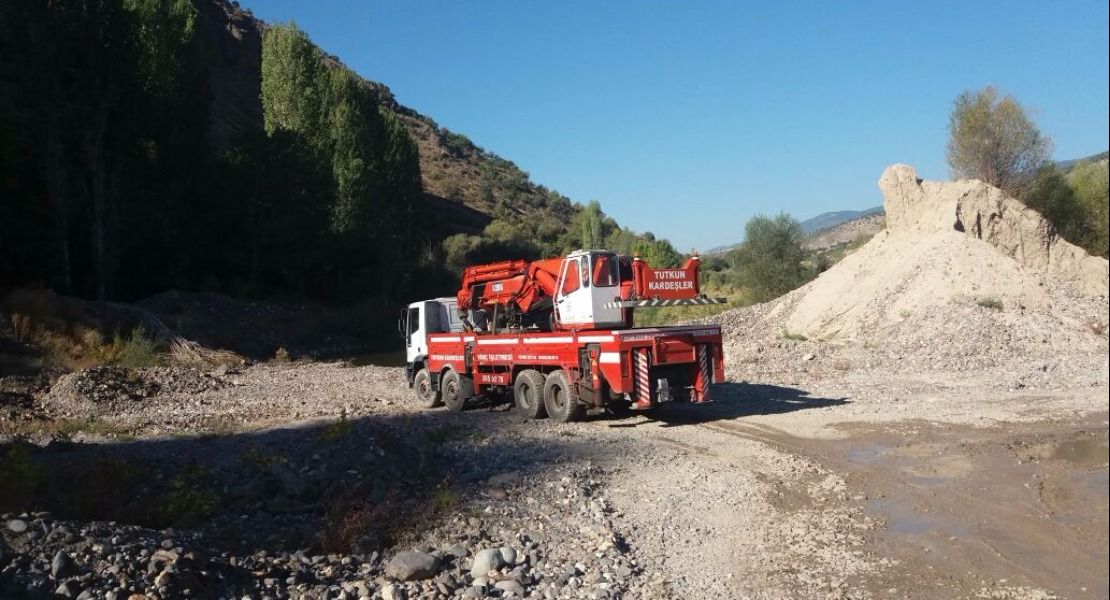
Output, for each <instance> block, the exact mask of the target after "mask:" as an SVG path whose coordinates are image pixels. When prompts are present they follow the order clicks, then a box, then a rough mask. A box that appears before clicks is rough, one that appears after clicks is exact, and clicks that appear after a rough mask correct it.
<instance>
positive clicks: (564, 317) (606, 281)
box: [554, 250, 625, 329]
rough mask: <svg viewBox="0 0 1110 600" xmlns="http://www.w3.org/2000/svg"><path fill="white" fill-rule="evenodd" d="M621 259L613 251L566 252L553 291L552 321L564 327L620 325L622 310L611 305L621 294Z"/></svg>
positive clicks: (587, 327) (621, 323)
mask: <svg viewBox="0 0 1110 600" xmlns="http://www.w3.org/2000/svg"><path fill="white" fill-rule="evenodd" d="M620 275H621V273H620V261H619V260H618V259H617V255H616V254H615V253H613V252H608V251H605V250H578V251H576V252H572V253H571V254H569V255H567V257H566V258H565V259H564V260H563V266H562V269H561V270H560V272H559V279H558V281H557V287H556V291H555V308H554V309H555V320H556V322H558V323H559V325H560V326H562V328H563V329H595V328H603V327H620V326H622V325H623V324H624V323H625V318H624V316H625V315H624V311H623V310H622V309H621V308H620V307H616V306H610V305H611V304H612V303H613V300H615V299H616V300H619V299H620V295H621V276H620Z"/></svg>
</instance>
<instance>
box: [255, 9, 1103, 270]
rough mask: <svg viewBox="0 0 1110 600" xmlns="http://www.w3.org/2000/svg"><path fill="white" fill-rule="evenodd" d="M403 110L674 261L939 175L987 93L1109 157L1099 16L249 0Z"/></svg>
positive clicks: (1061, 154) (1067, 154)
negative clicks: (961, 126)
mask: <svg viewBox="0 0 1110 600" xmlns="http://www.w3.org/2000/svg"><path fill="white" fill-rule="evenodd" d="M242 4H243V5H244V6H245V7H247V8H250V9H251V10H252V11H253V12H254V13H255V15H256V16H258V17H260V18H262V19H264V20H266V21H270V22H279V21H280V22H285V21H289V20H294V21H296V22H297V24H298V25H299V26H300V27H301V28H302V29H304V30H305V31H306V32H308V34H309V35H310V36H311V37H312V39H313V40H314V41H315V42H316V43H317V44H318V45H320V46H321V47H322V48H324V49H325V50H326V51H327V52H329V53H331V54H334V55H337V56H339V57H340V58H341V59H342V60H343V61H344V62H345V63H346V64H347V65H349V66H350V67H352V68H353V69H355V70H356V71H357V72H359V73H360V74H361V75H363V76H364V77H366V78H368V79H371V80H375V81H380V82H382V83H385V84H386V85H388V86H389V87H390V88H391V89H392V90H393V92H394V93H395V94H396V96H397V98H398V100H399V101H400V102H401V103H403V104H405V105H407V106H410V107H412V108H414V109H416V110H418V111H420V112H422V113H424V114H426V115H429V116H431V117H432V118H434V119H435V120H436V121H437V122H438V123H439V124H440V125H442V126H444V127H447V128H448V129H451V130H453V131H457V132H460V133H463V134H466V135H467V136H468V137H470V138H471V139H472V140H474V141H475V142H476V143H477V144H479V145H481V146H482V147H484V148H486V149H487V150H490V151H493V152H496V153H497V154H500V155H501V156H503V157H505V158H507V159H509V160H512V161H514V162H515V163H516V164H517V165H519V166H520V167H521V168H522V169H524V170H525V171H527V172H528V173H529V174H531V176H532V179H533V180H534V181H536V182H538V183H542V184H544V185H546V186H548V187H551V188H554V189H557V190H559V191H560V192H562V193H564V194H566V195H567V196H569V197H570V198H571V199H573V200H575V201H577V202H583V203H584V202H586V201H588V200H591V199H596V200H598V201H600V202H601V205H602V208H603V210H605V212H606V213H608V214H610V215H612V216H613V217H614V218H616V219H617V220H618V221H619V222H620V223H621V224H623V225H625V226H628V227H631V228H633V229H636V230H638V231H645V230H649V231H652V232H654V233H655V234H656V235H660V236H664V237H667V238H670V239H671V240H672V241H673V242H675V245H676V246H678V247H679V248H680V249H682V250H690V249H701V250H705V249H708V248H711V247H714V246H718V245H722V244H727V243H733V242H736V241H739V240H740V239H741V237H742V235H743V227H744V224H745V223H746V222H747V220H748V219H749V218H750V217H751V216H752V215H754V214H757V213H764V214H774V213H777V212H779V211H785V212H789V213H791V214H793V215H794V216H796V217H798V218H800V219H805V218H808V217H811V216H814V215H816V214H819V213H822V212H826V211H831V210H843V209H862V208H866V207H870V206H874V205H877V204H880V203H881V202H882V198H881V196H880V194H879V192H878V190H877V188H876V186H875V182H876V181H877V180H878V178H879V175H880V174H881V172H882V170H883V168H884V167H885V166H886V165H888V164H891V163H894V162H906V163H909V164H912V165H914V166H916V167H917V170H918V173H919V175H920V176H922V177H925V178H929V179H936V178H945V177H947V174H948V170H947V167H946V166H945V164H944V143H945V140H946V136H947V131H946V128H947V124H948V112H949V109H950V108H951V102H952V100H953V98H955V96H956V95H957V94H959V93H960V92H961V91H963V90H965V89H977V88H980V87H982V86H984V85H987V84H994V85H996V86H997V87H999V88H1000V89H1001V90H1003V91H1004V92H1007V93H1010V94H1012V95H1013V96H1014V97H1015V98H1017V99H1018V101H1020V102H1021V103H1023V104H1024V105H1025V106H1026V107H1028V108H1030V109H1032V111H1033V114H1034V116H1035V118H1036V120H1037V122H1038V124H1039V125H1040V127H1041V129H1042V130H1043V131H1044V132H1045V133H1047V134H1049V135H1051V136H1052V137H1053V138H1054V140H1055V143H1056V151H1055V153H1054V157H1055V158H1057V159H1061V160H1062V159H1069V158H1076V157H1080V156H1086V155H1089V154H1093V153H1096V152H1100V151H1103V150H1106V149H1107V147H1108V145H1110V142H1108V133H1107V132H1108V130H1110V123H1108V116H1107V115H1108V112H1110V110H1108V99H1107V95H1108V92H1107V90H1108V87H1110V82H1108V75H1107V74H1108V70H1110V68H1108V63H1107V56H1108V54H1110V47H1108V30H1107V21H1108V15H1107V3H1106V2H1105V0H1101V1H1082V2H1067V3H1063V2H1061V3H1056V2H1043V1H1040V2H1005V3H1003V2H995V3H988V2H967V1H961V2H915V3H909V2H907V3H903V4H902V5H898V4H896V3H891V2H827V1H826V2H813V3H754V2H753V3H748V2H638V3H632V2H619V1H614V2H585V1H582V2H579V1H563V2H548V3H542V4H541V3H537V2H512V1H505V2H501V1H482V2H458V1H451V0H444V1H437V2H401V1H398V2H392V3H383V2H363V1H358V2H349V1H345V0H320V1H316V2H304V1H303V0H246V1H244V2H242Z"/></svg>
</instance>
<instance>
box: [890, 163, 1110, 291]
mask: <svg viewBox="0 0 1110 600" xmlns="http://www.w3.org/2000/svg"><path fill="white" fill-rule="evenodd" d="M879 189H880V190H882V193H883V197H884V202H885V206H886V215H887V228H888V230H890V231H891V233H893V234H898V233H902V232H905V233H910V234H914V233H916V234H926V233H934V232H939V231H959V232H962V233H964V234H966V235H969V236H972V237H974V238H976V239H980V240H983V241H985V242H987V243H989V244H991V245H992V246H994V247H995V248H996V249H997V250H999V251H1000V252H1002V253H1003V254H1005V255H1006V256H1009V257H1010V258H1013V259H1014V260H1016V261H1017V262H1019V263H1020V264H1021V265H1022V266H1024V267H1026V268H1028V269H1032V270H1034V271H1036V272H1038V273H1043V274H1045V275H1047V276H1048V277H1050V278H1052V279H1056V280H1060V281H1065V282H1067V283H1070V284H1072V285H1075V286H1077V287H1079V288H1081V289H1083V290H1084V291H1086V292H1089V293H1094V294H1098V293H1100V292H1101V293H1105V291H1106V289H1107V285H1108V281H1110V279H1108V270H1107V261H1106V260H1104V259H1102V258H1098V257H1094V256H1090V255H1089V254H1087V252H1085V251H1084V250H1083V249H1082V248H1079V247H1078V246H1076V245H1074V244H1071V243H1069V242H1067V241H1065V240H1064V239H1063V238H1061V237H1060V236H1058V235H1056V233H1055V230H1054V229H1053V227H1052V225H1051V224H1050V223H1049V222H1048V220H1046V219H1045V218H1044V217H1042V216H1041V215H1040V214H1039V213H1037V212H1036V211H1034V210H1032V209H1030V208H1027V207H1026V206H1025V205H1023V204H1022V203H1021V202H1018V201H1017V200H1014V199H1013V198H1009V197H1007V196H1006V195H1005V194H1003V193H1002V191H1001V190H999V189H998V188H995V187H993V186H990V185H988V184H985V183H983V182H981V181H978V180H974V179H971V180H962V181H953V182H942V181H922V180H920V179H918V178H917V172H916V171H915V170H914V168H913V167H911V166H909V165H903V164H896V165H891V166H890V167H887V169H886V170H885V171H884V172H883V174H882V177H880V178H879Z"/></svg>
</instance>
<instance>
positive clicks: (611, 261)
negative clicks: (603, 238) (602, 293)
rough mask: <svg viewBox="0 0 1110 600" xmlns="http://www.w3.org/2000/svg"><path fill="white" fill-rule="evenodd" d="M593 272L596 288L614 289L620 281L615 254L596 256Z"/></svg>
mask: <svg viewBox="0 0 1110 600" xmlns="http://www.w3.org/2000/svg"><path fill="white" fill-rule="evenodd" d="M593 271H594V277H593V279H594V287H612V286H614V285H617V283H618V282H619V281H620V279H619V277H618V276H617V257H616V256H615V255H613V254H595V255H594V266H593Z"/></svg>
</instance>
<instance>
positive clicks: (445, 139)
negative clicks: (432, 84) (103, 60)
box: [193, 0, 577, 237]
mask: <svg viewBox="0 0 1110 600" xmlns="http://www.w3.org/2000/svg"><path fill="white" fill-rule="evenodd" d="M193 1H194V4H195V5H196V7H197V9H198V12H199V15H198V16H199V18H198V30H199V33H200V37H201V40H202V41H201V44H202V46H203V48H204V54H205V59H206V61H207V67H208V75H209V82H210V83H209V84H210V86H211V90H212V95H211V105H210V107H209V122H210V136H209V138H210V143H212V144H213V145H214V146H215V148H216V149H217V150H220V149H227V148H230V147H232V146H233V145H234V143H235V142H236V140H238V139H241V138H242V137H243V136H245V135H247V134H249V133H252V132H261V131H262V128H263V119H262V103H261V100H260V94H261V89H260V80H261V65H262V33H263V32H264V31H265V29H266V27H267V25H266V23H264V22H262V21H260V20H258V19H256V18H255V17H254V16H253V15H252V14H251V12H250V11H249V10H245V9H243V8H241V7H239V6H238V4H237V3H234V2H228V1H226V0H193ZM325 59H326V60H327V61H329V62H331V63H334V64H340V59H339V58H338V57H334V56H325ZM366 84H367V85H368V86H370V87H371V88H373V89H374V90H376V91H377V93H378V97H379V98H380V101H381V103H382V104H383V105H384V106H386V107H388V108H389V109H391V110H392V111H394V112H395V113H396V114H397V115H398V116H400V117H401V121H402V122H403V123H404V124H405V127H406V128H407V129H408V131H409V134H410V135H411V136H412V138H413V139H414V140H415V141H416V143H417V147H418V150H419V154H420V171H421V180H422V183H423V186H424V191H425V197H424V204H425V206H424V207H422V208H423V209H424V210H423V211H422V212H423V213H424V214H425V215H426V216H432V217H437V218H435V219H431V220H430V219H425V220H424V222H426V223H435V225H433V227H439V228H441V229H443V231H438V232H436V233H438V234H439V236H442V235H444V234H449V233H455V232H464V233H474V232H476V231H480V230H481V229H482V228H483V227H484V226H485V225H486V224H488V223H489V222H490V220H492V218H493V217H494V216H503V217H508V218H512V217H514V216H516V217H523V216H526V215H530V214H533V213H537V212H547V213H550V214H554V215H556V216H558V217H561V218H564V219H565V221H564V222H569V220H570V217H572V216H573V215H574V214H575V213H576V212H577V209H576V208H575V207H574V205H573V204H572V203H571V202H570V200H569V199H567V198H566V197H565V196H562V195H561V194H559V193H558V192H555V191H554V190H550V189H548V188H546V187H544V186H542V185H538V184H536V183H534V182H532V181H531V180H530V179H529V177H528V174H527V173H525V172H524V171H522V170H521V169H520V168H519V167H517V166H516V165H515V164H513V163H512V162H511V161H509V160H506V159H504V158H502V157H500V156H498V155H496V154H494V153H492V152H489V151H486V150H484V149H482V148H480V147H478V146H477V145H475V144H474V143H473V142H471V141H470V139H468V138H467V137H466V136H464V135H461V134H458V133H455V132H452V131H449V130H447V129H445V128H443V127H441V126H439V124H437V123H436V122H435V121H434V120H433V119H432V118H431V117H428V116H425V115H422V114H420V113H419V112H417V111H416V110H414V109H412V108H409V107H407V106H404V105H403V104H401V103H400V102H398V101H397V99H396V97H395V96H394V95H393V93H392V91H390V89H389V87H388V86H386V85H385V84H382V83H379V82H374V81H366ZM448 203H451V204H455V205H459V206H457V207H456V206H451V205H450V204H448ZM445 213H446V216H445ZM444 225H448V226H447V227H444ZM437 237H438V236H437Z"/></svg>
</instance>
